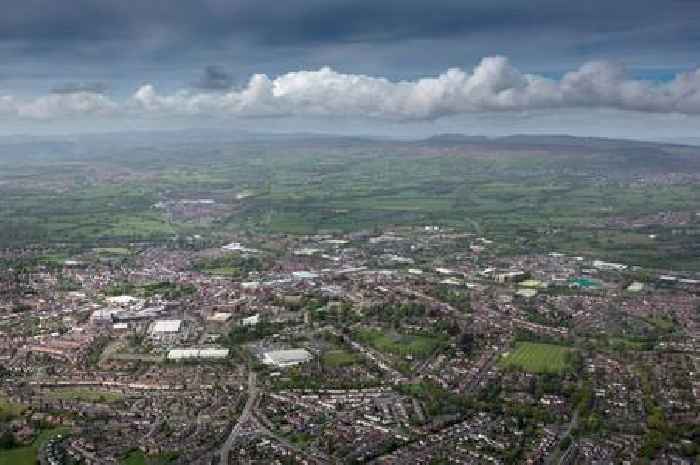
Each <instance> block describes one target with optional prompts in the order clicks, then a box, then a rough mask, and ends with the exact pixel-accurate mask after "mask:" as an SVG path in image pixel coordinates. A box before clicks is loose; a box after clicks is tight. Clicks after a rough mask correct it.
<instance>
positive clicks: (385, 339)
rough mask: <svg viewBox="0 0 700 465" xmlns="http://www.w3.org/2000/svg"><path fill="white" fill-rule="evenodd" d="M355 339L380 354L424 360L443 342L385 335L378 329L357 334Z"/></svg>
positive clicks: (416, 337) (434, 338)
mask: <svg viewBox="0 0 700 465" xmlns="http://www.w3.org/2000/svg"><path fill="white" fill-rule="evenodd" d="M357 338H358V339H359V340H361V341H363V342H365V343H367V344H369V345H371V346H372V347H374V348H375V349H377V350H379V351H380V352H386V353H390V354H394V355H399V356H401V357H405V356H408V355H412V356H414V357H420V358H424V357H427V356H429V355H430V354H432V353H433V352H434V351H435V349H437V348H438V346H439V345H440V344H441V343H442V342H444V340H443V339H442V338H439V337H436V336H428V335H413V334H411V335H409V334H399V333H389V334H387V333H385V332H383V331H380V330H378V329H366V330H361V331H359V332H358V333H357Z"/></svg>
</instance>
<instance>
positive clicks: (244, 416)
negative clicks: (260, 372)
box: [221, 370, 258, 465]
mask: <svg viewBox="0 0 700 465" xmlns="http://www.w3.org/2000/svg"><path fill="white" fill-rule="evenodd" d="M257 383H258V377H257V374H256V373H255V372H254V371H252V370H251V371H250V372H249V373H248V400H246V403H245V407H244V408H243V413H241V416H240V417H238V421H237V422H236V425H235V426H234V427H233V429H232V430H231V433H230V434H229V435H228V438H226V442H224V445H223V446H222V447H221V464H222V465H226V464H228V456H229V453H230V452H231V449H232V448H233V444H234V442H235V441H236V438H237V437H238V435H239V434H240V433H241V431H242V430H243V427H244V426H245V425H246V423H249V422H251V420H253V410H254V409H255V404H256V403H257V401H258V385H257Z"/></svg>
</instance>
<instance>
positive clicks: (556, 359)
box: [500, 342, 572, 373]
mask: <svg viewBox="0 0 700 465" xmlns="http://www.w3.org/2000/svg"><path fill="white" fill-rule="evenodd" d="M571 350H572V349H571V348H569V347H564V346H559V345H555V344H539V343H535V342H518V343H516V345H515V349H514V350H513V351H512V352H510V353H509V354H507V355H505V356H504V357H503V358H502V359H501V362H500V363H501V365H503V366H514V367H518V368H521V369H523V370H525V371H529V372H532V373H561V372H562V371H563V370H564V369H565V368H567V367H568V366H569V360H568V357H567V354H568V353H569V352H570V351H571Z"/></svg>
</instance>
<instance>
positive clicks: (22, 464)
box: [0, 428, 70, 465]
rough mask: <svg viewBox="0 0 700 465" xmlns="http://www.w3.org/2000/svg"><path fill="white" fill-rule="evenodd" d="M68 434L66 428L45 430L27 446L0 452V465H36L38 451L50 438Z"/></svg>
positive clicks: (68, 430)
mask: <svg viewBox="0 0 700 465" xmlns="http://www.w3.org/2000/svg"><path fill="white" fill-rule="evenodd" d="M69 432H70V429H68V428H52V429H45V430H42V431H41V432H40V433H39V435H38V436H37V437H36V438H35V439H34V441H32V443H31V445H29V446H24V447H16V448H13V449H7V450H0V465H36V464H37V463H38V461H37V453H38V452H39V449H40V448H41V447H42V446H43V445H44V444H46V443H47V442H48V441H49V440H50V439H51V438H54V437H56V436H57V435H59V434H63V435H65V434H68V433H69Z"/></svg>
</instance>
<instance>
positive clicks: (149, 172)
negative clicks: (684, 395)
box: [0, 134, 700, 276]
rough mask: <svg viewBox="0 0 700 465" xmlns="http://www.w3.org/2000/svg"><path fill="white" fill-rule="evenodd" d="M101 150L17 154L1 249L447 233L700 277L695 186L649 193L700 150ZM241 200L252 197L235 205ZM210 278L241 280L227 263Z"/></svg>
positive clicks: (368, 143) (324, 145)
mask: <svg viewBox="0 0 700 465" xmlns="http://www.w3.org/2000/svg"><path fill="white" fill-rule="evenodd" d="M178 137H180V138H179V139H178ZM103 138H104V139H109V142H108V143H106V142H105V140H101V141H100V143H97V142H94V141H92V142H90V141H86V142H84V143H83V144H84V146H79V147H78V146H75V147H73V148H71V147H68V146H61V147H57V148H56V149H55V151H54V152H51V153H50V154H46V153H44V152H43V149H42V150H38V151H36V152H35V151H32V150H31V148H28V149H27V152H26V153H23V152H21V150H22V149H21V148H20V147H18V148H17V152H16V153H14V152H12V151H11V153H9V154H7V156H6V157H5V158H4V159H3V161H2V162H1V164H0V168H1V169H0V196H1V197H2V199H3V201H2V203H0V246H7V245H10V246H11V245H22V244H27V243H47V244H56V245H58V244H61V245H62V246H70V247H88V246H89V247H91V248H98V249H97V251H98V253H99V254H100V255H104V256H121V255H128V254H124V250H121V248H122V247H123V244H126V243H130V244H132V243H137V242H139V241H148V242H156V243H170V242H172V241H174V240H178V241H183V243H187V240H186V239H187V236H188V235H194V234H200V235H202V236H205V237H207V238H212V237H214V238H216V237H223V236H224V235H225V234H226V233H229V232H231V231H240V230H246V231H250V232H282V233H312V232H316V231H319V230H336V231H355V230H371V229H372V228H375V227H381V226H386V225H425V224H438V225H446V226H455V227H459V228H462V229H465V230H472V231H477V232H479V234H483V235H485V236H487V237H489V238H490V239H493V240H495V244H496V245H495V247H497V248H498V251H499V252H502V253H522V252H526V253H536V252H549V251H552V250H556V251H560V252H563V253H569V254H576V255H587V256H594V257H599V258H601V259H606V260H610V261H624V262H627V263H629V264H631V265H632V264H633V265H641V266H644V267H658V268H670V269H689V270H700V247H698V245H697V240H695V238H696V237H697V234H698V232H700V217H697V216H696V215H695V212H694V208H693V207H692V206H694V205H698V204H700V185H698V184H697V183H696V182H691V181H683V180H680V181H677V182H673V183H663V182H662V183H644V182H639V180H640V179H655V178H659V179H664V177H665V176H667V175H669V174H672V173H688V174H689V175H690V177H691V178H692V176H693V175H695V173H699V172H700V154H699V153H698V152H699V150H698V149H697V148H692V147H681V146H670V145H662V144H646V143H638V142H630V141H624V142H623V141H608V140H595V139H575V138H547V137H541V138H535V139H533V138H529V139H528V138H523V139H521V140H510V141H508V142H507V143H505V144H501V143H500V142H494V144H491V143H486V142H485V141H480V142H478V143H474V141H468V140H466V141H461V140H460V139H459V138H452V139H449V138H448V139H443V138H435V139H433V140H428V141H418V142H406V141H403V142H402V141H372V140H363V139H359V138H334V137H325V138H318V139H313V140H312V141H310V140H309V139H306V138H301V139H295V138H294V137H291V138H277V139H275V138H270V139H269V140H267V141H266V142H265V143H261V142H260V140H257V141H255V140H251V141H241V140H236V141H235V142H232V141H231V140H230V139H227V137H226V136H225V135H222V137H221V138H206V139H200V140H199V141H198V142H196V143H195V142H193V141H192V140H191V139H190V138H188V137H183V136H178V134H172V135H171V136H170V138H169V139H170V140H168V141H162V140H155V139H153V140H150V139H147V140H143V139H142V140H140V142H139V143H138V144H137V143H136V142H135V140H134V141H131V140H129V139H130V138H124V137H117V136H114V138H110V136H103ZM533 141H534V142H533ZM165 142H167V143H165ZM39 153H42V154H43V155H39ZM689 179H690V178H689ZM29 180H31V182H28V181H29ZM244 192H254V193H255V194H254V195H251V196H239V194H240V193H244ZM201 198H211V199H213V200H214V201H215V205H216V208H215V209H212V212H214V213H212V214H211V215H212V216H211V217H208V216H207V213H206V212H205V213H202V215H204V216H198V215H200V213H197V212H195V214H194V216H193V215H192V214H191V212H190V213H187V212H184V213H183V212H181V211H179V210H178V208H175V209H174V210H169V209H168V208H170V207H163V205H166V206H167V205H175V204H177V200H179V199H201ZM173 202H174V203H173ZM156 205H160V206H159V207H156ZM180 209H182V208H180ZM659 212H676V213H681V214H689V215H690V216H689V219H688V220H687V221H685V222H683V224H681V225H674V224H666V223H665V222H664V221H654V219H653V215H655V214H658V213H659ZM649 215H652V217H651V218H649ZM639 224H642V225H643V226H638V225H639ZM652 236H653V237H652ZM100 250H101V252H100ZM201 269H202V271H206V272H208V273H212V274H220V275H228V276H236V275H237V274H238V273H239V272H240V273H241V274H245V271H246V270H245V265H244V266H238V265H236V264H230V263H229V264H226V263H207V264H202V266H201Z"/></svg>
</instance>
